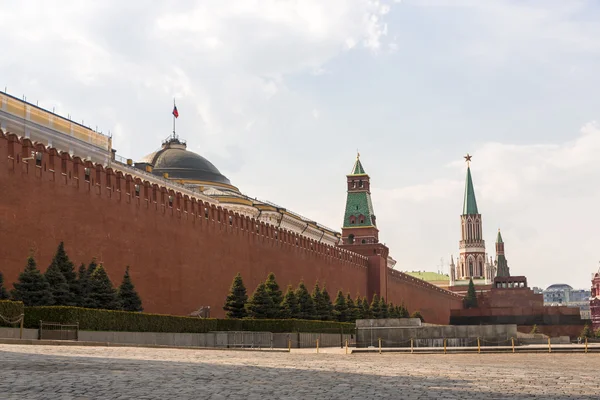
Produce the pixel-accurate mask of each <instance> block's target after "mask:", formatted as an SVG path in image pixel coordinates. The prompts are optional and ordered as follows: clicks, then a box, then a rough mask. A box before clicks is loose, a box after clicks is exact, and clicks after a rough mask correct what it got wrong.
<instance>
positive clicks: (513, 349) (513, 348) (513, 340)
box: [510, 337, 515, 353]
mask: <svg viewBox="0 0 600 400" xmlns="http://www.w3.org/2000/svg"><path fill="white" fill-rule="evenodd" d="M510 341H511V342H512V352H513V353H514V352H515V338H514V337H511V338H510Z"/></svg>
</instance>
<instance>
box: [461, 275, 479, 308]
mask: <svg viewBox="0 0 600 400" xmlns="http://www.w3.org/2000/svg"><path fill="white" fill-rule="evenodd" d="M463 303H464V306H465V308H477V293H476V292H475V285H474V284H473V278H471V279H469V289H468V290H467V295H466V296H465V298H464V299H463Z"/></svg>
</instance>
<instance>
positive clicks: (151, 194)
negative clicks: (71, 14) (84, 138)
mask: <svg viewBox="0 0 600 400" xmlns="http://www.w3.org/2000/svg"><path fill="white" fill-rule="evenodd" d="M0 140H3V141H5V142H7V143H6V146H3V145H0V148H3V147H6V150H7V154H6V156H7V158H5V159H7V160H8V169H9V170H10V171H13V172H20V173H22V174H25V175H33V176H35V177H36V178H38V179H40V180H42V181H50V182H55V183H57V184H61V185H64V186H68V187H72V188H75V189H77V190H78V191H79V192H82V193H90V194H94V195H97V196H99V197H104V198H106V199H111V200H115V201H116V202H118V203H125V204H131V205H133V206H135V207H142V208H145V209H148V210H154V211H156V212H158V213H160V214H163V215H166V216H169V217H171V218H173V219H175V220H182V221H188V222H190V223H192V224H193V225H195V226H196V225H198V226H202V227H204V226H205V227H207V228H208V229H212V230H219V231H222V232H226V233H229V234H234V235H236V234H240V232H242V231H243V232H245V233H247V235H248V240H250V241H254V240H270V241H273V242H274V243H277V244H279V245H280V247H281V248H282V249H284V248H286V249H289V248H292V247H294V248H297V249H301V250H303V251H307V252H311V253H314V254H316V255H318V256H320V257H322V258H324V259H329V260H332V259H336V261H338V262H341V263H344V264H350V265H354V266H355V267H362V268H366V267H367V266H368V259H367V257H364V256H362V255H360V254H356V253H353V252H351V251H348V250H345V249H341V248H337V247H334V246H330V245H328V244H325V243H319V242H317V241H315V240H313V239H310V238H308V237H306V236H302V235H300V234H297V233H295V232H290V231H288V230H285V229H281V228H278V227H276V226H273V225H270V224H266V223H264V222H258V221H256V220H255V219H254V218H250V217H245V216H242V215H240V214H238V213H236V212H232V211H230V210H228V209H226V208H224V207H221V206H219V205H218V203H217V204H215V203H214V202H211V203H209V202H208V201H203V200H202V199H198V198H196V197H191V196H188V195H187V194H185V195H184V194H182V193H181V192H177V191H174V190H173V189H170V188H167V187H165V186H159V185H157V184H153V183H150V182H149V181H147V180H143V179H141V178H140V177H136V176H132V175H131V174H124V173H123V172H121V171H119V170H118V169H113V168H111V167H107V168H105V167H104V166H103V165H101V164H95V163H92V162H90V161H85V160H82V159H81V158H80V157H78V156H71V155H70V154H69V153H66V152H59V151H57V150H56V149H54V148H51V147H46V146H44V145H43V144H40V143H34V142H32V141H31V140H29V139H27V138H20V137H18V136H17V135H15V134H11V133H8V134H4V133H3V132H2V131H1V130H0ZM32 152H33V154H32ZM24 159H25V160H24ZM211 200H212V199H211Z"/></svg>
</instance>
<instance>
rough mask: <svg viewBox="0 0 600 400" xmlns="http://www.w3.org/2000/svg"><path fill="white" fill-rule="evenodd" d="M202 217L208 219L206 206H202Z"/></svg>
mask: <svg viewBox="0 0 600 400" xmlns="http://www.w3.org/2000/svg"><path fill="white" fill-rule="evenodd" d="M204 218H206V219H208V208H206V207H204Z"/></svg>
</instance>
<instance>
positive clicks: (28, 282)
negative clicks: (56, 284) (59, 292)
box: [12, 256, 54, 307]
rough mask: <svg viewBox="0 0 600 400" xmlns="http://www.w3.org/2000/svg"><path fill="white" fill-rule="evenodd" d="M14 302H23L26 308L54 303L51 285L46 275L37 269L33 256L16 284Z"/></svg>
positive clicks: (13, 295) (28, 260) (13, 294)
mask: <svg viewBox="0 0 600 400" xmlns="http://www.w3.org/2000/svg"><path fill="white" fill-rule="evenodd" d="M14 287H15V288H14V290H13V291H12V298H13V300H17V301H22V302H23V304H24V305H25V306H28V307H31V306H51V305H52V304H53V303H54V300H53V299H52V292H51V291H50V285H49V284H48V282H47V281H46V278H45V277H44V275H43V274H42V273H41V272H40V270H39V269H37V264H36V263H35V259H34V258H33V256H29V258H28V259H27V266H26V267H25V270H24V271H23V272H21V274H20V275H19V280H18V281H17V282H15V284H14Z"/></svg>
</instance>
